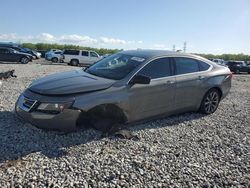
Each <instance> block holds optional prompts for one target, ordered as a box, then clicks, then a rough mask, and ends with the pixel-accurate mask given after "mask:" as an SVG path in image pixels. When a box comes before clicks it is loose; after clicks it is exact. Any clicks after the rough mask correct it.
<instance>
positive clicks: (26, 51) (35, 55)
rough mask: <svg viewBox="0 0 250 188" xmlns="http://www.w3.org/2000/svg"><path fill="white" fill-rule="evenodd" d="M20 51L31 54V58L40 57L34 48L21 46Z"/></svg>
mask: <svg viewBox="0 0 250 188" xmlns="http://www.w3.org/2000/svg"><path fill="white" fill-rule="evenodd" d="M20 51H21V52H24V53H28V54H31V55H32V56H33V59H40V58H41V53H39V52H37V51H35V50H31V49H29V48H23V49H21V50H20Z"/></svg>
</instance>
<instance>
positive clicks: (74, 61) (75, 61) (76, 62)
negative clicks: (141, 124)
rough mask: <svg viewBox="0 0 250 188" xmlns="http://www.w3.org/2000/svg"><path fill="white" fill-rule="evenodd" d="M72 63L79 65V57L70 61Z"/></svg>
mask: <svg viewBox="0 0 250 188" xmlns="http://www.w3.org/2000/svg"><path fill="white" fill-rule="evenodd" d="M70 64H71V65H72V66H78V65H79V61H78V60H77V59H72V60H71V61H70Z"/></svg>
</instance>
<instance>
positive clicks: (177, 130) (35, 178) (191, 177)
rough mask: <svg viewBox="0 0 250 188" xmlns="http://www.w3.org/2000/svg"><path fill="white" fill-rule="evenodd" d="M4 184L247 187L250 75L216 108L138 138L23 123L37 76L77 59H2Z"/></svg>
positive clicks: (159, 125)
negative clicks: (12, 74)
mask: <svg viewBox="0 0 250 188" xmlns="http://www.w3.org/2000/svg"><path fill="white" fill-rule="evenodd" d="M12 68H13V69H15V70H16V75H17V76H18V78H11V79H9V80H8V81H2V85H1V84H0V143H1V145H0V187H18V186H19V187H204V188H205V187H249V186H250V153H249V152H250V124H249V122H250V115H249V114H250V113H249V111H250V109H249V108H250V89H249V88H250V75H237V76H234V79H233V86H232V89H231V92H230V94H229V96H228V97H227V98H226V99H224V100H223V101H222V102H221V104H220V106H219V108H218V110H217V111H216V113H214V114H212V115H209V116H203V115H201V114H196V113H187V114H183V115H179V116H173V117H168V118H165V119H160V120H157V121H151V122H147V123H144V124H140V125H137V126H134V127H131V128H130V129H131V130H133V131H134V133H135V134H137V135H138V136H139V138H140V140H139V141H132V140H123V139H117V138H101V133H99V132H97V131H95V130H92V129H90V130H86V131H81V132H77V133H70V134H67V135H61V134H59V133H57V132H45V131H42V130H39V129H35V128H34V127H31V126H30V125H28V124H25V123H22V122H21V121H20V120H19V119H18V118H17V117H16V116H15V115H14V114H13V112H12V111H13V108H14V103H15V101H16V99H17V97H18V95H19V94H20V92H22V91H23V90H24V88H25V87H27V86H28V85H29V84H30V83H31V81H32V80H33V79H36V78H38V77H41V76H44V75H47V74H50V73H53V72H60V71H64V70H70V69H75V67H70V66H63V65H40V64H35V63H33V64H28V65H13V64H11V65H8V64H0V72H1V71H5V70H9V69H12Z"/></svg>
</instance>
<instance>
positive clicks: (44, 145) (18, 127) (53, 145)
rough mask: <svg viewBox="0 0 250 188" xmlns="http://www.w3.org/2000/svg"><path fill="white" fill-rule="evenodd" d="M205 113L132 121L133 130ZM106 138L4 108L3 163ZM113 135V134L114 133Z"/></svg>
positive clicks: (0, 116)
mask: <svg viewBox="0 0 250 188" xmlns="http://www.w3.org/2000/svg"><path fill="white" fill-rule="evenodd" d="M202 116H203V115H202V114H198V113H197V114H194V113H192V115H190V113H188V114H183V115H181V116H170V117H166V118H161V119H158V120H151V121H147V122H143V123H140V124H134V125H130V126H129V127H128V128H129V129H130V130H131V131H135V132H136V131H139V130H144V129H157V128H160V127H166V126H178V124H180V123H182V122H184V121H190V120H192V119H198V118H201V117H202ZM100 139H103V137H102V133H101V132H99V131H96V130H93V129H85V130H80V131H77V132H72V133H67V134H65V133H62V132H55V131H44V130H41V129H37V128H34V127H33V126H31V125H30V124H27V123H24V122H22V121H21V119H20V118H19V117H17V115H16V114H15V113H14V112H11V111H0V143H1V145H0V167H1V163H4V162H6V161H13V160H14V161H15V160H18V159H20V158H22V157H25V156H27V155H29V154H31V153H35V152H40V153H41V154H43V155H45V156H47V157H48V158H59V157H62V156H64V155H67V151H66V149H67V148H70V147H72V146H76V145H82V144H86V143H88V142H92V141H98V140H100ZM110 139H112V137H110Z"/></svg>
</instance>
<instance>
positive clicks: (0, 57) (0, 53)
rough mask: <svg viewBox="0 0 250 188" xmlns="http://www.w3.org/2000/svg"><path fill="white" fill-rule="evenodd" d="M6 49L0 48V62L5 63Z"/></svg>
mask: <svg viewBox="0 0 250 188" xmlns="http://www.w3.org/2000/svg"><path fill="white" fill-rule="evenodd" d="M6 58H7V57H6V49H4V48H0V61H6Z"/></svg>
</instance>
